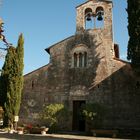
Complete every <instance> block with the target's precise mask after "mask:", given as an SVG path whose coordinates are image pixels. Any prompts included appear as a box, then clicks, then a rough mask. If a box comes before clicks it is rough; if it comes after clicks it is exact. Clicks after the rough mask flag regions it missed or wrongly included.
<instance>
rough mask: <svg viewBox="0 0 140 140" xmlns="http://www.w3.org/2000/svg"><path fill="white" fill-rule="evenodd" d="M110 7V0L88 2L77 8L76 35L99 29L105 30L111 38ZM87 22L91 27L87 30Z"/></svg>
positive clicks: (91, 0) (111, 5)
mask: <svg viewBox="0 0 140 140" xmlns="http://www.w3.org/2000/svg"><path fill="white" fill-rule="evenodd" d="M112 7H113V4H112V1H110V0H88V1H86V2H85V3H83V4H81V5H79V6H77V7H76V10H77V17H76V33H79V32H83V31H84V30H87V29H97V28H98V29H99V28H100V29H102V30H107V32H109V33H111V34H110V37H112ZM88 22H90V24H91V25H92V26H91V27H88V28H87V24H88Z"/></svg>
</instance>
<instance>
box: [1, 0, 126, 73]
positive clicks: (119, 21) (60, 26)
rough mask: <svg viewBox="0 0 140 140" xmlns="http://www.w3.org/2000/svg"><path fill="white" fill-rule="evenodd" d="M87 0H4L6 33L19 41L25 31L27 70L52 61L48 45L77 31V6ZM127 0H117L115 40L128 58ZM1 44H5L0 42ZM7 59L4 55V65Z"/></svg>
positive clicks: (115, 5) (123, 56)
mask: <svg viewBox="0 0 140 140" xmlns="http://www.w3.org/2000/svg"><path fill="white" fill-rule="evenodd" d="M83 2H86V0H0V18H2V19H3V21H4V23H5V24H4V29H5V32H4V35H5V36H6V38H7V41H8V42H9V43H12V44H13V45H14V46H16V45H17V40H18V36H19V34H20V33H23V35H24V41H25V43H24V74H27V73H29V72H31V71H33V70H35V69H38V68H39V67H42V66H44V65H46V64H48V63H49V57H50V56H49V54H48V53H47V52H46V51H45V48H48V47H49V46H51V45H53V44H55V43H57V42H59V41H61V40H63V39H65V38H67V37H69V36H71V35H74V34H75V31H76V9H75V7H76V6H78V5H80V4H82V3H83ZM126 8H127V1H126V0H113V32H114V43H117V44H119V47H120V57H121V58H122V59H123V60H126V54H127V43H128V30H127V24H128V23H127V12H126ZM0 47H4V45H3V43H2V42H0ZM3 62H4V59H2V58H0V69H1V67H2V65H3Z"/></svg>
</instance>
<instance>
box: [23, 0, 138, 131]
mask: <svg viewBox="0 0 140 140" xmlns="http://www.w3.org/2000/svg"><path fill="white" fill-rule="evenodd" d="M112 8H113V3H112V1H110V0H88V1H86V2H85V3H83V4H81V5H79V6H77V7H76V10H77V11H76V12H77V17H76V33H75V35H73V36H70V37H68V38H66V39H64V40H62V41H60V42H58V43H56V44H54V45H52V46H50V47H48V48H46V49H45V51H46V53H48V54H49V55H50V62H49V64H47V65H45V66H43V67H41V68H39V69H37V70H35V71H33V72H31V73H29V74H26V75H25V76H24V90H23V96H22V104H21V112H20V119H21V120H22V122H24V123H33V124H37V123H39V122H38V114H39V112H40V111H41V110H42V109H43V105H44V104H53V103H62V104H64V105H67V106H68V108H69V110H70V111H71V114H70V115H69V118H68V122H67V123H64V124H65V125H66V124H68V125H67V127H66V128H67V130H78V131H84V130H86V124H85V122H81V120H80V118H78V115H77V112H78V109H79V108H80V106H81V104H87V103H98V104H103V105H104V106H106V107H107V108H108V112H107V113H106V117H105V120H104V121H103V124H102V127H103V128H104V129H140V123H139V122H140V77H138V76H137V75H136V74H135V72H134V71H133V69H132V67H131V65H130V63H128V62H125V61H123V60H121V59H120V58H119V46H118V45H117V44H114V40H113V28H112V23H113V21H112ZM122 37H123V36H122ZM65 130H66V129H65Z"/></svg>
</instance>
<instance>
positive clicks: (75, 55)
mask: <svg viewBox="0 0 140 140" xmlns="http://www.w3.org/2000/svg"><path fill="white" fill-rule="evenodd" d="M74 67H77V54H76V53H74Z"/></svg>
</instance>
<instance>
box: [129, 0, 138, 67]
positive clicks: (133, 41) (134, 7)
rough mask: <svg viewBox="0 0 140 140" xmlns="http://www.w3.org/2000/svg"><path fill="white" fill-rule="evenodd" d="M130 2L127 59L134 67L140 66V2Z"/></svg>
mask: <svg viewBox="0 0 140 140" xmlns="http://www.w3.org/2000/svg"><path fill="white" fill-rule="evenodd" d="M127 2H128V8H127V12H128V33H129V36H130V38H129V42H128V50H127V58H128V60H131V63H132V65H134V66H136V67H137V66H138V67H139V66H140V1H139V0H127Z"/></svg>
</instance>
